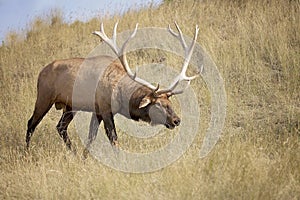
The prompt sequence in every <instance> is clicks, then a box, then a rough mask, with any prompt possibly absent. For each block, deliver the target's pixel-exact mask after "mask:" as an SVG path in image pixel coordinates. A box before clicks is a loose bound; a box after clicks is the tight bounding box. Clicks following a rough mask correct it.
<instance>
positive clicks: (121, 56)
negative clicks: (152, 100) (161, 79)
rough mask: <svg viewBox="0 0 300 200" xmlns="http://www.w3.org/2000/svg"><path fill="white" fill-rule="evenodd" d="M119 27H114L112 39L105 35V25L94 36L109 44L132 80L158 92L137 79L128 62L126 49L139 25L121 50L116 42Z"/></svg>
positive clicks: (116, 25) (150, 85)
mask: <svg viewBox="0 0 300 200" xmlns="http://www.w3.org/2000/svg"><path fill="white" fill-rule="evenodd" d="M117 27H118V22H117V23H116V24H115V26H114V29H113V36H112V39H109V38H108V37H107V35H106V34H105V32H104V25H103V23H101V25H100V31H94V32H93V34H95V35H97V36H99V37H100V38H101V39H102V40H103V41H104V42H105V43H106V44H108V45H109V46H110V47H111V49H112V50H113V52H114V53H115V54H116V55H117V56H118V58H119V60H120V61H121V63H122V65H123V67H124V69H125V71H126V72H127V74H128V76H129V77H130V78H131V79H132V80H135V81H136V82H138V83H140V84H142V85H144V86H147V87H149V88H150V89H152V90H153V91H155V90H157V87H155V86H153V85H152V84H151V83H149V82H147V81H145V80H143V79H141V78H139V77H137V76H136V73H132V71H131V69H130V67H129V65H128V62H127V58H126V52H125V49H126V47H127V44H128V42H129V40H130V39H132V38H133V37H134V36H135V35H136V32H137V29H138V23H137V24H136V25H135V29H134V31H133V32H132V33H131V35H130V36H129V37H128V38H127V40H126V41H125V42H124V44H123V45H122V47H121V49H120V48H119V47H118V46H117V41H116V40H117Z"/></svg>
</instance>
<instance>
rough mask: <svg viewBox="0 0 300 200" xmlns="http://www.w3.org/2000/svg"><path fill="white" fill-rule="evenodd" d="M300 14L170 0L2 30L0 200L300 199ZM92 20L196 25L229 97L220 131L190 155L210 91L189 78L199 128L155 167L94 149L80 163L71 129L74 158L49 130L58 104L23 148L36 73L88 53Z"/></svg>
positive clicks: (297, 9)
mask: <svg viewBox="0 0 300 200" xmlns="http://www.w3.org/2000/svg"><path fill="white" fill-rule="evenodd" d="M299 13H300V3H299V1H297V0H295V1H285V0H271V1H269V0H268V1H267V0H262V1H250V0H240V1H238V0H237V1H234V0H231V1H216V0H213V1H206V0H203V1H193V0H186V1H180V0H173V1H165V3H163V4H162V5H160V6H159V7H157V8H142V9H140V10H139V11H128V12H127V13H125V14H124V15H118V14H116V15H114V16H112V17H107V16H103V18H102V19H92V20H90V21H89V22H87V23H82V22H79V21H76V22H74V23H72V24H66V23H64V22H63V20H62V18H61V15H60V14H59V13H58V14H57V15H50V17H48V18H43V17H42V18H40V19H36V20H35V21H34V22H32V25H31V27H29V28H28V30H27V31H26V32H24V33H23V35H20V34H17V33H10V34H8V35H7V39H6V40H5V41H4V43H2V46H0V80H1V81H0V92H1V101H0V104H1V110H0V177H1V178H0V199H299V198H300V131H299V124H300V92H299V88H300V67H299V66H300V31H299V30H300V23H299V17H300V15H299ZM100 20H101V21H104V23H105V27H108V28H107V34H108V35H110V34H111V31H112V27H113V24H114V23H115V22H116V21H117V20H119V21H120V22H119V31H120V32H121V31H122V30H128V29H133V27H134V25H135V23H136V22H139V24H140V27H166V25H167V24H169V23H172V22H173V21H174V20H176V21H177V22H178V23H179V24H180V25H181V27H182V29H183V31H184V33H185V34H186V35H189V36H192V34H193V30H194V26H195V24H198V25H199V27H200V33H199V38H198V43H200V44H201V45H202V46H203V47H204V48H205V49H206V51H207V52H208V53H209V54H210V55H211V57H212V59H213V60H214V61H215V63H216V65H217V66H218V69H219V70H220V73H221V75H222V77H223V78H224V81H225V84H226V92H227V100H228V102H227V103H228V107H227V118H226V124H225V128H224V130H223V135H222V137H221V139H220V141H219V142H218V144H217V145H216V147H215V149H214V150H213V152H211V154H210V155H209V156H208V157H206V158H204V159H200V158H199V157H198V153H199V149H200V146H201V144H202V140H203V136H204V135H203V133H204V130H205V128H207V126H208V125H207V123H208V120H209V117H210V115H209V107H210V105H209V93H208V92H207V90H206V89H205V87H203V88H195V87H196V86H197V85H199V84H195V83H194V84H192V86H193V87H194V88H195V89H196V90H198V91H199V94H198V98H199V101H200V102H201V105H202V107H201V119H202V120H203V121H201V122H199V123H201V124H202V126H201V127H203V130H199V134H198V135H197V137H196V139H195V141H194V142H193V144H192V146H191V148H190V149H189V150H188V151H187V152H186V153H185V154H184V155H183V156H182V157H181V158H180V159H179V160H178V161H177V162H175V163H174V164H172V165H170V166H168V167H166V168H164V169H162V170H160V171H157V172H153V173H146V174H126V173H122V172H118V171H115V170H113V169H110V168H108V167H106V166H104V165H102V164H101V163H99V162H98V161H97V160H94V159H93V158H89V159H87V160H85V161H82V160H81V151H82V148H83V146H82V144H81V142H80V140H79V139H78V136H77V135H76V133H75V131H74V127H70V128H71V129H70V131H69V133H70V134H69V135H70V137H71V140H72V141H73V143H74V144H75V145H76V147H77V149H78V155H76V156H74V155H73V154H72V153H70V152H68V151H67V150H66V149H65V147H64V144H63V141H62V139H61V138H60V137H59V135H58V134H57V132H56V129H55V126H56V123H57V122H58V120H59V118H60V115H61V113H60V112H59V111H56V110H55V109H52V110H51V111H50V113H48V115H46V117H45V118H44V119H43V121H42V123H41V124H40V125H39V126H38V127H37V129H36V131H35V134H34V136H33V138H32V142H31V149H30V152H29V153H26V151H25V133H26V125H27V121H28V119H29V118H30V116H31V114H32V111H33V106H34V102H35V97H36V83H37V76H38V73H39V71H40V70H41V69H42V67H43V66H45V65H46V64H48V63H50V62H51V61H53V60H55V59H62V58H70V57H85V56H86V55H87V54H88V53H89V52H90V51H91V50H92V49H93V48H94V47H95V46H97V44H98V43H99V39H98V38H97V37H95V36H93V35H92V34H91V33H92V32H93V31H94V30H97V29H98V28H99V23H100ZM146 59H149V58H147V57H146V56H145V60H146ZM151 59H152V58H151ZM154 59H157V58H154ZM168 59H169V57H168ZM139 60H141V58H139ZM168 62H171V63H172V62H173V61H172V60H168ZM116 126H118V125H116ZM162 139H168V137H162ZM119 141H120V143H121V144H122V146H124V147H126V146H128V147H130V146H134V144H138V142H139V141H136V140H135V139H133V138H131V137H129V136H127V135H126V134H123V133H120V134H119ZM154 142H159V141H157V140H155V139H152V140H151V141H148V143H147V145H148V146H149V148H153V146H151V145H153V143H154ZM147 145H146V146H147ZM154 145H155V144H154ZM133 148H135V147H133ZM139 150H140V149H139Z"/></svg>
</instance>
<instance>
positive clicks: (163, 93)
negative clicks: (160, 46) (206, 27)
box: [93, 22, 199, 129]
mask: <svg viewBox="0 0 300 200" xmlns="http://www.w3.org/2000/svg"><path fill="white" fill-rule="evenodd" d="M117 26H118V23H116V24H115V26H114V31H113V36H112V39H110V38H108V37H107V35H106V34H105V32H104V27H103V23H101V26H100V31H95V32H93V34H95V35H97V36H99V37H100V38H101V39H102V40H103V41H104V42H105V43H106V44H108V45H109V46H110V47H111V49H112V50H113V52H114V53H115V54H116V55H117V56H118V58H119V60H120V62H121V64H122V66H123V67H124V70H125V71H126V73H127V75H128V76H129V77H130V78H131V79H132V80H133V81H135V82H137V83H139V84H140V85H141V86H143V87H140V88H139V89H137V90H136V91H135V92H134V93H133V94H132V97H131V99H130V106H131V108H130V115H131V118H132V119H134V120H139V119H141V120H143V121H146V122H149V123H151V124H153V125H154V124H162V125H165V126H166V127H167V128H169V129H173V128H174V127H175V126H178V125H179V124H180V121H181V120H180V118H179V117H178V116H177V114H176V113H175V112H174V110H173V108H172V104H171V101H170V99H169V98H170V97H171V96H173V95H176V94H181V93H183V92H184V90H185V89H186V87H188V86H189V84H190V81H191V80H193V79H194V78H196V77H197V76H198V75H195V76H191V77H188V76H187V75H186V71H187V67H188V65H189V61H190V59H191V56H192V54H193V50H194V47H195V44H196V40H197V35H198V31H199V28H198V26H196V28H195V34H194V38H193V41H192V44H191V45H190V46H189V47H188V46H187V44H186V42H185V40H184V37H183V34H182V31H181V29H180V28H179V26H178V24H177V23H176V22H175V26H176V29H177V31H178V33H176V32H174V31H173V30H172V29H171V27H170V25H169V26H168V31H169V32H170V33H171V35H173V36H174V37H175V38H177V39H178V40H179V41H180V43H181V45H182V47H183V48H184V52H185V57H184V62H183V65H182V69H181V72H180V73H179V75H178V76H176V77H175V79H174V80H173V82H172V83H171V84H170V86H169V87H168V88H167V89H160V88H159V84H158V85H157V86H154V85H152V84H151V83H149V82H147V81H146V80H143V79H141V78H139V77H137V76H136V72H135V73H133V72H132V71H131V69H130V67H129V65H128V62H127V59H126V52H125V49H126V46H127V44H128V42H129V40H130V39H132V38H133V37H134V36H135V34H136V32H137V28H138V24H136V26H135V29H134V31H133V32H132V34H131V35H130V36H129V37H128V39H127V40H126V41H125V42H124V44H123V45H122V47H121V48H119V47H118V46H117V43H116V34H117V33H116V30H117ZM181 81H187V86H186V87H185V88H184V89H181V90H175V89H176V87H177V86H178V84H179V83H180V82H181Z"/></svg>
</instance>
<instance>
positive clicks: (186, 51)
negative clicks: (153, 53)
mask: <svg viewBox="0 0 300 200" xmlns="http://www.w3.org/2000/svg"><path fill="white" fill-rule="evenodd" d="M175 26H176V29H177V31H178V33H175V32H174V31H173V30H172V29H171V27H170V24H169V26H168V30H169V32H170V33H171V34H172V35H173V36H174V37H176V38H177V39H178V40H179V41H180V43H181V45H182V47H183V49H184V62H183V65H182V69H181V72H180V74H179V75H178V76H177V77H176V78H175V79H174V80H173V82H172V84H171V85H170V86H169V87H168V88H167V89H165V90H159V91H157V94H158V95H159V94H163V93H169V96H171V95H175V94H181V93H183V91H184V90H185V89H186V88H187V87H188V86H189V84H190V81H191V80H193V79H194V78H196V77H198V74H197V75H195V76H191V77H188V76H187V75H186V70H187V67H188V65H189V62H190V59H191V57H192V54H193V50H194V47H195V44H196V40H197V36H198V32H199V27H198V25H196V28H195V35H194V38H193V42H192V44H191V46H190V47H189V48H188V47H187V45H186V42H185V40H184V38H183V35H182V31H181V30H180V28H179V26H178V24H177V23H176V21H175ZM201 68H202V67H201ZM180 81H188V85H187V86H186V87H185V88H184V89H182V90H178V91H174V89H175V88H176V86H177V85H178V83H179V82H180Z"/></svg>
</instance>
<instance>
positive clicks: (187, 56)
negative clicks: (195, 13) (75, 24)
mask: <svg viewBox="0 0 300 200" xmlns="http://www.w3.org/2000/svg"><path fill="white" fill-rule="evenodd" d="M175 26H176V29H177V31H178V33H176V32H174V31H173V30H172V29H171V27H170V24H169V26H168V31H169V32H170V33H171V34H172V35H173V36H174V37H175V38H177V39H178V40H179V41H180V43H181V45H182V47H183V49H184V62H183V65H182V69H181V72H180V74H179V75H178V76H176V77H175V79H174V80H173V82H172V84H171V85H170V86H169V87H168V88H167V89H165V90H160V89H159V85H158V86H157V87H155V86H154V85H152V84H151V83H149V82H147V81H145V80H144V79H141V78H139V77H137V76H136V73H133V72H132V71H131V69H130V67H129V65H128V62H127V58H126V52H125V49H126V47H127V44H128V42H129V40H130V39H132V38H133V37H134V36H135V35H136V32H137V28H138V24H136V26H135V29H134V31H133V32H132V33H131V35H130V36H129V37H128V38H127V40H126V41H125V42H124V44H123V45H122V47H121V48H119V47H118V46H117V41H116V40H117V27H118V22H117V23H116V24H115V26H114V29H113V36H112V38H111V39H110V38H108V37H107V35H106V34H105V31H104V26H103V23H101V25H100V31H94V32H93V34H95V35H97V36H99V37H100V38H101V39H102V40H103V41H104V42H105V43H106V44H108V45H109V46H110V48H111V49H112V50H113V52H114V53H115V54H116V55H117V56H118V58H119V60H120V61H121V63H122V65H123V67H124V69H125V71H126V72H127V74H128V76H129V77H130V78H131V79H132V80H134V81H136V82H138V83H140V84H142V85H144V86H146V87H149V88H150V89H152V90H153V92H154V93H155V94H156V95H160V94H164V93H169V94H170V95H174V94H180V93H182V92H183V91H184V90H185V89H186V87H185V88H184V89H182V90H178V91H174V89H175V88H176V87H177V85H178V83H179V82H181V81H188V85H189V84H190V81H191V80H193V79H194V78H196V77H197V76H198V74H197V75H195V76H191V77H188V76H187V75H186V71H187V67H188V65H189V62H190V60H191V57H192V54H193V51H194V47H195V44H196V41H197V37H198V32H199V27H198V25H196V28H195V34H194V38H193V41H192V44H191V45H190V47H188V46H187V44H186V42H185V40H184V37H183V34H182V31H181V29H180V28H179V26H178V24H177V22H176V21H175ZM188 85H187V86H188Z"/></svg>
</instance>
